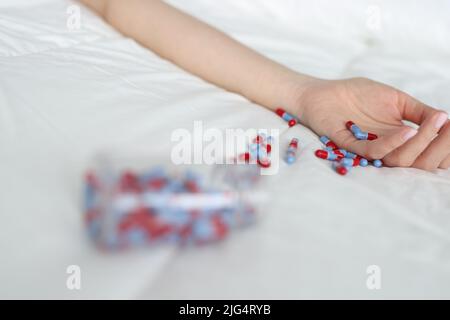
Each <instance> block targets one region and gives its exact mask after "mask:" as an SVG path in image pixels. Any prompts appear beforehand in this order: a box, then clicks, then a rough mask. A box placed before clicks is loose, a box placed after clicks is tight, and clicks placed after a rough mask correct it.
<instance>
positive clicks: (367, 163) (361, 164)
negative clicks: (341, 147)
mask: <svg viewBox="0 0 450 320" xmlns="http://www.w3.org/2000/svg"><path fill="white" fill-rule="evenodd" d="M359 165H360V166H361V167H367V166H368V165H369V161H367V159H364V158H362V159H361V160H359Z"/></svg>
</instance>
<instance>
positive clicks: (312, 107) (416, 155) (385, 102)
mask: <svg viewBox="0 0 450 320" xmlns="http://www.w3.org/2000/svg"><path fill="white" fill-rule="evenodd" d="M293 104H294V105H293V106H289V108H288V109H289V110H290V111H292V112H295V113H296V114H297V115H298V116H299V118H300V121H301V122H302V123H303V124H304V125H306V126H308V127H309V128H311V129H312V130H313V131H315V132H316V133H317V134H318V135H327V136H329V137H330V139H332V140H333V141H334V142H335V143H336V144H337V145H338V146H339V147H341V148H344V149H347V150H349V151H352V152H355V153H357V154H360V155H361V156H363V157H366V158H367V159H370V160H372V159H383V161H384V163H385V164H386V165H387V166H398V167H414V168H419V169H424V170H434V169H436V168H442V169H448V168H449V167H450V121H449V120H448V115H447V113H445V112H443V111H439V110H436V109H434V108H432V107H429V106H427V105H425V104H423V103H421V102H419V101H417V100H415V99H414V98H412V97H410V96H409V95H407V94H406V93H404V92H401V91H399V90H396V89H394V88H392V87H390V86H387V85H384V84H381V83H378V82H375V81H372V80H369V79H364V78H354V79H348V80H337V81H327V80H311V81H309V83H308V85H307V86H306V89H302V90H301V94H300V95H299V97H298V99H296V101H295V102H293ZM349 120H351V121H353V122H354V123H356V124H357V125H358V126H359V127H360V128H361V129H362V130H363V131H367V132H372V133H375V134H377V135H378V139H377V140H373V141H362V140H357V139H356V138H355V137H354V136H353V134H352V133H351V132H350V131H349V130H347V129H346V127H345V123H346V122H347V121H349ZM404 120H407V121H410V122H412V123H415V124H417V125H419V128H418V130H416V129H414V128H412V127H410V126H407V125H405V124H404V123H403V121H404Z"/></svg>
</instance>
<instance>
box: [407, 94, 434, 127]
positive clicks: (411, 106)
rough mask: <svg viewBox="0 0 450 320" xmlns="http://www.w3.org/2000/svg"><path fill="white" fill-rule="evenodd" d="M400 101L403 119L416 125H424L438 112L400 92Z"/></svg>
mask: <svg viewBox="0 0 450 320" xmlns="http://www.w3.org/2000/svg"><path fill="white" fill-rule="evenodd" d="M400 100H401V101H400V102H399V105H400V113H401V116H402V119H403V120H408V121H411V122H413V123H415V124H419V125H420V124H422V123H423V122H424V120H425V119H426V118H428V117H430V115H431V114H433V113H435V112H436V111H438V110H437V109H435V108H432V107H430V106H428V105H426V104H425V103H423V102H421V101H419V100H417V99H415V98H413V97H411V96H410V95H408V94H406V93H404V92H400Z"/></svg>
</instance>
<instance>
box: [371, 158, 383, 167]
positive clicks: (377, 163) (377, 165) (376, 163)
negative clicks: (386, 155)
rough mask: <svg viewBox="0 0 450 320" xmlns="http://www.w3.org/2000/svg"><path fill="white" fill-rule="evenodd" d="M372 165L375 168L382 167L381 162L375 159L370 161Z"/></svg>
mask: <svg viewBox="0 0 450 320" xmlns="http://www.w3.org/2000/svg"><path fill="white" fill-rule="evenodd" d="M372 164H373V166H374V167H376V168H381V167H382V166H383V161H381V160H379V159H376V160H373V161H372Z"/></svg>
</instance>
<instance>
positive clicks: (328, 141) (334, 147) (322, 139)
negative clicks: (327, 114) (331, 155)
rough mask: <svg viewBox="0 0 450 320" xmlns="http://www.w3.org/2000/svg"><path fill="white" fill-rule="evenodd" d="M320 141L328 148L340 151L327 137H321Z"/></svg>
mask: <svg viewBox="0 0 450 320" xmlns="http://www.w3.org/2000/svg"><path fill="white" fill-rule="evenodd" d="M319 139H320V141H321V142H322V143H323V144H324V145H325V146H326V147H327V148H331V149H333V150H335V149H338V147H337V145H336V144H335V143H334V142H333V141H331V140H330V138H328V137H327V136H321V137H320V138H319Z"/></svg>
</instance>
